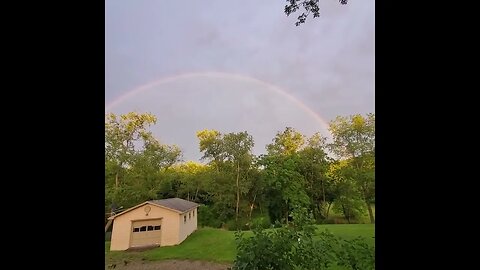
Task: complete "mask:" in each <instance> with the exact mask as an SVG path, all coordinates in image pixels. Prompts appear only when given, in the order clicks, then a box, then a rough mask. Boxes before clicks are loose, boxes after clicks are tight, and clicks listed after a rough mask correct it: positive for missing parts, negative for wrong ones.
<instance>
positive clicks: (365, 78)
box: [105, 0, 375, 161]
mask: <svg viewBox="0 0 480 270" xmlns="http://www.w3.org/2000/svg"><path fill="white" fill-rule="evenodd" d="M284 6H285V1H282V0H262V1H258V0H242V1H227V0H209V1H198V0H184V1H167V0H164V1H163V0H135V1H132V0H106V1H105V102H106V107H107V106H108V105H109V104H110V106H109V107H108V111H110V112H114V113H125V112H128V111H137V112H151V113H153V114H155V115H156V116H157V117H158V122H157V125H156V126H155V127H154V128H153V129H152V130H153V132H154V134H155V135H156V137H157V138H158V139H159V140H160V141H161V142H163V143H168V144H177V145H178V146H179V147H180V148H181V149H182V150H183V153H184V154H183V158H184V159H185V160H197V161H198V159H199V158H200V156H201V154H200V152H199V150H198V140H197V139H196V136H195V132H196V131H198V130H200V129H204V128H209V129H216V130H219V131H221V132H225V133H228V132H238V131H244V130H246V131H248V132H249V133H250V134H251V135H252V136H253V137H254V140H255V149H254V150H255V151H254V152H255V153H256V154H260V153H263V152H264V149H265V145H266V144H267V143H270V142H271V140H272V139H273V137H274V136H275V133H276V132H277V131H282V130H283V129H284V128H285V127H286V126H291V127H294V128H295V129H297V130H298V131H300V132H302V133H303V134H305V135H307V136H311V135H312V134H313V133H314V132H317V131H318V132H321V133H322V134H325V135H328V134H327V133H328V132H327V131H326V128H325V125H322V124H321V123H320V121H318V119H317V118H316V116H314V115H313V114H312V112H313V113H315V114H316V115H317V116H318V117H320V118H322V119H323V120H324V121H325V122H328V121H330V120H333V119H334V118H335V117H336V116H337V115H344V116H346V115H350V114H356V113H360V114H365V113H369V112H373V113H374V112H375V100H374V99H375V83H374V81H375V53H374V51H375V7H374V1H373V0H365V1H349V3H348V4H347V5H340V4H339V3H338V1H337V0H321V1H320V18H315V19H313V18H309V19H307V22H306V23H305V24H303V25H301V26H299V27H296V26H295V25H294V23H295V17H296V16H298V15H299V14H294V15H295V16H293V17H287V16H286V15H285V14H284V13H283V9H284ZM172 76H173V77H172ZM175 76H177V77H175ZM168 78H170V79H168ZM147 84H149V85H150V86H149V87H143V88H142V90H141V91H137V92H136V94H135V95H131V96H130V97H128V98H124V99H122V100H121V101H119V99H118V98H119V97H121V96H122V95H124V94H125V93H128V92H131V91H132V90H134V89H138V88H139V87H141V86H144V85H147ZM115 100H117V102H116V103H114V105H111V104H112V102H113V101H115ZM106 110H107V109H106Z"/></svg>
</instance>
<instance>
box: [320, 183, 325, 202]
mask: <svg viewBox="0 0 480 270" xmlns="http://www.w3.org/2000/svg"><path fill="white" fill-rule="evenodd" d="M321 183H322V193H323V202H324V203H325V187H324V186H323V179H322V181H321Z"/></svg>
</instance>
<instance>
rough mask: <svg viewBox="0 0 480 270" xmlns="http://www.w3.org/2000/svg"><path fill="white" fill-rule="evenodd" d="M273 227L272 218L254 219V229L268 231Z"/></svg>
mask: <svg viewBox="0 0 480 270" xmlns="http://www.w3.org/2000/svg"><path fill="white" fill-rule="evenodd" d="M271 227H272V223H271V222H270V217H269V216H267V215H263V216H258V217H255V218H253V219H252V229H268V228H271Z"/></svg>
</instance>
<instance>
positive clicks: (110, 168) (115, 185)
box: [105, 112, 181, 208]
mask: <svg viewBox="0 0 480 270" xmlns="http://www.w3.org/2000/svg"><path fill="white" fill-rule="evenodd" d="M155 123H156V117H155V116H154V115H152V114H149V113H145V114H139V113H135V112H130V113H127V114H124V115H119V116H117V115H115V114H112V113H111V114H107V115H106V116H105V205H106V208H107V205H108V204H117V205H122V206H124V207H125V208H127V207H129V206H132V205H135V204H138V203H139V202H140V201H144V200H150V199H156V198H157V197H158V194H159V192H160V190H161V180H162V179H163V178H164V176H165V175H164V171H165V170H166V169H167V168H169V167H170V166H172V165H173V164H175V163H176V162H178V161H179V160H180V157H181V151H180V149H179V148H178V147H177V146H175V145H172V146H170V145H164V144H161V143H160V142H159V141H158V140H157V139H156V138H155V137H154V136H153V134H152V133H151V132H150V131H149V130H148V127H149V126H151V125H153V124H155Z"/></svg>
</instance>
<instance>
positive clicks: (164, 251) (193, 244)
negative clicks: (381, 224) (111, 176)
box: [105, 224, 375, 263]
mask: <svg viewBox="0 0 480 270" xmlns="http://www.w3.org/2000/svg"><path fill="white" fill-rule="evenodd" d="M317 230H318V232H320V231H322V230H329V231H330V232H331V233H333V234H334V235H336V236H339V237H342V238H344V239H352V238H355V237H357V236H363V237H365V238H366V239H367V241H368V242H369V243H370V244H374V240H375V239H374V238H373V236H374V233H375V232H374V231H375V225H373V224H328V225H317ZM251 234H252V232H250V231H248V232H245V235H246V236H248V235H251ZM109 249H110V242H105V256H106V258H107V259H113V260H115V259H146V260H152V261H156V260H165V259H191V260H205V261H212V262H228V263H230V262H233V260H234V259H235V253H236V250H235V235H234V232H233V231H226V230H221V229H212V228H201V229H199V230H197V231H196V232H194V233H193V234H192V235H190V236H189V237H188V238H187V239H186V240H185V241H184V242H183V243H181V244H180V245H178V246H172V247H161V248H155V249H151V250H147V251H143V252H123V251H114V252H110V251H109Z"/></svg>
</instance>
